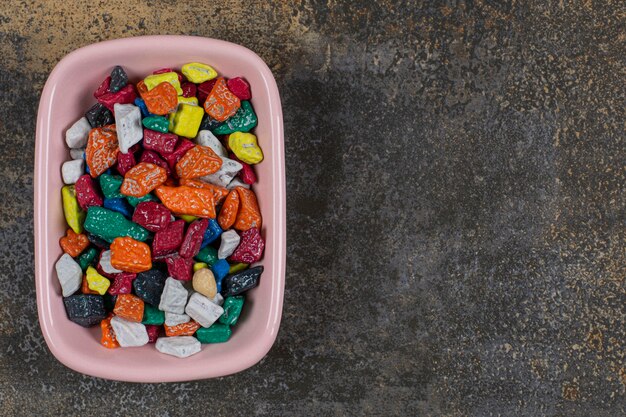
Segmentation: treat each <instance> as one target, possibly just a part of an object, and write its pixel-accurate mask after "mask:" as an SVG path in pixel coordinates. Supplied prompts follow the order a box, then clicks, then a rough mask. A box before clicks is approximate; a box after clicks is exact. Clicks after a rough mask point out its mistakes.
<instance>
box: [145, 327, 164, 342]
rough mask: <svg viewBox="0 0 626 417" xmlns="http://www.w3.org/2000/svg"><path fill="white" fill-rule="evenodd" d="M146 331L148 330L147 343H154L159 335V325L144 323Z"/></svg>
mask: <svg viewBox="0 0 626 417" xmlns="http://www.w3.org/2000/svg"><path fill="white" fill-rule="evenodd" d="M146 331H147V332H148V343H156V341H157V339H158V338H159V336H160V335H161V326H157V325H155V324H146Z"/></svg>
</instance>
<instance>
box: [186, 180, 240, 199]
mask: <svg viewBox="0 0 626 417" xmlns="http://www.w3.org/2000/svg"><path fill="white" fill-rule="evenodd" d="M180 185H186V186H189V187H193V188H204V189H206V190H211V192H212V193H213V202H214V203H215V205H218V204H222V203H223V202H224V199H225V198H226V196H227V195H228V193H229V191H228V189H227V188H226V187H222V186H219V185H215V184H209V183H208V182H204V181H200V180H194V179H184V178H183V179H181V180H180Z"/></svg>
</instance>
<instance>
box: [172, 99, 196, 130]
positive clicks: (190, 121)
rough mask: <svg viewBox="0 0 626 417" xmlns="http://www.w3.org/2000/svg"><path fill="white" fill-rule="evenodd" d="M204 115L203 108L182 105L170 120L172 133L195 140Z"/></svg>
mask: <svg viewBox="0 0 626 417" xmlns="http://www.w3.org/2000/svg"><path fill="white" fill-rule="evenodd" d="M203 115H204V111H203V110H202V107H199V106H196V105H192V104H186V103H180V104H179V105H178V109H177V110H176V113H175V114H174V116H173V117H172V118H171V119H170V131H171V132H173V133H175V134H177V135H178V136H184V137H186V138H194V137H196V135H197V134H198V129H200V124H201V123H202V116H203Z"/></svg>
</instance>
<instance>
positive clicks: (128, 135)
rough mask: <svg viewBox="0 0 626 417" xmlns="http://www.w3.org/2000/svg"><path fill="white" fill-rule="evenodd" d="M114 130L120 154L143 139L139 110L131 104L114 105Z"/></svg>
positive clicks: (126, 151)
mask: <svg viewBox="0 0 626 417" xmlns="http://www.w3.org/2000/svg"><path fill="white" fill-rule="evenodd" d="M114 109H115V129H116V132H117V140H118V144H119V147H120V152H122V153H128V150H129V149H130V148H131V147H132V146H133V145H134V144H136V143H139V142H140V141H141V140H142V139H143V128H142V126H141V110H139V107H137V106H135V105H133V104H115V107H114Z"/></svg>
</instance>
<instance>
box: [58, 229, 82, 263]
mask: <svg viewBox="0 0 626 417" xmlns="http://www.w3.org/2000/svg"><path fill="white" fill-rule="evenodd" d="M59 245H61V249H63V252H65V253H67V254H68V255H70V256H71V257H74V258H75V257H77V256H78V255H80V254H81V252H82V251H84V250H85V249H87V246H89V239H87V236H86V235H84V234H82V233H76V232H74V231H73V230H72V229H67V230H66V232H65V236H64V237H62V238H61V239H59Z"/></svg>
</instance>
